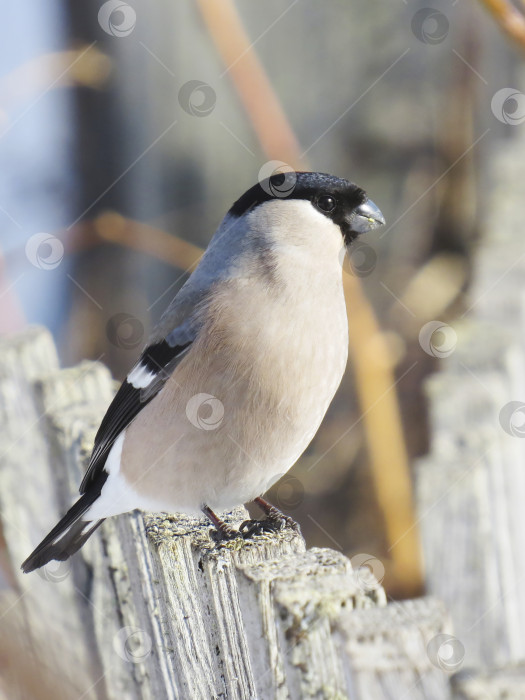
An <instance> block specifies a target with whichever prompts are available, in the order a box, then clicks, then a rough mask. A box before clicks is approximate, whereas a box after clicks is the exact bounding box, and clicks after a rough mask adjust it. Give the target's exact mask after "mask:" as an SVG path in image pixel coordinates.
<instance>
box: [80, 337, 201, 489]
mask: <svg viewBox="0 0 525 700" xmlns="http://www.w3.org/2000/svg"><path fill="white" fill-rule="evenodd" d="M190 345H191V341H190V342H187V343H185V344H184V345H176V346H173V347H172V346H171V345H169V343H167V342H166V341H165V340H163V341H161V342H159V343H155V344H154V345H150V347H148V348H146V350H144V352H143V353H142V355H141V357H140V360H139V362H138V364H140V365H142V366H144V367H146V368H147V369H148V370H149V371H152V372H156V373H157V376H156V378H155V379H154V380H153V381H154V383H155V390H154V391H151V388H149V389H148V390H144V389H136V388H135V387H134V386H133V385H132V384H130V382H128V381H127V380H125V381H124V382H123V383H122V385H121V386H120V388H119V390H118V391H117V393H116V394H115V397H114V399H113V401H112V402H111V404H110V405H109V408H108V410H107V412H106V415H105V416H104V418H103V420H102V423H101V424H100V428H99V429H98V431H97V434H96V436H95V445H94V447H93V452H92V454H91V459H90V460H89V467H88V470H87V472H86V473H85V475H84V478H83V479H82V483H81V484H80V493H81V494H83V493H86V491H87V490H88V489H89V488H90V487H91V485H92V484H93V483H94V482H95V481H96V480H97V477H98V476H99V475H100V473H101V472H102V471H103V469H104V465H105V463H106V459H107V458H108V455H109V452H110V450H111V448H112V447H113V443H114V442H115V440H116V439H117V437H118V436H119V435H120V433H121V432H122V431H123V430H124V428H126V427H127V426H128V425H129V424H130V423H131V421H132V420H133V419H134V418H135V417H136V416H137V415H138V414H139V413H140V411H142V409H143V408H144V407H145V406H147V404H148V403H149V402H150V401H151V400H152V399H153V398H155V396H156V395H157V394H158V393H159V391H160V390H161V389H162V387H163V386H164V384H165V383H166V380H167V379H168V377H169V376H170V374H171V372H173V370H174V369H175V366H176V365H177V364H178V362H177V360H178V358H180V359H182V358H181V357H180V356H181V355H183V354H184V351H185V350H187V349H188V348H189V346H190Z"/></svg>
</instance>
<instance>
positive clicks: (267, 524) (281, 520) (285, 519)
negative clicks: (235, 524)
mask: <svg viewBox="0 0 525 700" xmlns="http://www.w3.org/2000/svg"><path fill="white" fill-rule="evenodd" d="M276 510H277V509H276ZM277 512H278V513H279V511H277ZM286 528H290V529H291V530H293V531H294V532H300V529H299V525H298V524H297V523H296V522H295V520H293V519H292V518H290V517H289V516H288V515H284V514H283V513H280V514H279V516H268V517H267V518H264V519H263V520H245V521H244V522H243V523H242V524H241V526H240V528H239V532H240V534H241V535H242V536H243V537H244V539H245V540H247V539H250V538H251V537H253V536H254V535H263V534H265V533H270V532H280V531H281V530H285V529H286Z"/></svg>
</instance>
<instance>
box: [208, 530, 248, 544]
mask: <svg viewBox="0 0 525 700" xmlns="http://www.w3.org/2000/svg"><path fill="white" fill-rule="evenodd" d="M243 536H244V535H243V534H242V532H240V531H239V530H236V529H235V528H233V527H230V526H229V525H226V526H225V527H222V528H221V529H220V530H219V529H218V528H216V527H212V528H210V538H211V539H212V540H213V541H214V542H215V543H216V544H220V543H221V542H231V540H234V539H236V538H237V537H243Z"/></svg>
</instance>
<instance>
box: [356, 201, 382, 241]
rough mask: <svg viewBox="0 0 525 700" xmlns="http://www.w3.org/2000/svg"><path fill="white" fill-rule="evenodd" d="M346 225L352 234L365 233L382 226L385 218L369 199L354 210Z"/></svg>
mask: <svg viewBox="0 0 525 700" xmlns="http://www.w3.org/2000/svg"><path fill="white" fill-rule="evenodd" d="M348 224H349V227H350V230H351V231H353V232H354V233H366V232H367V231H371V230H372V229H374V228H378V227H379V226H384V224H385V217H384V216H383V214H382V213H381V210H380V209H379V207H378V206H377V205H376V204H374V202H372V200H371V199H367V200H366V202H365V203H364V204H360V205H359V206H358V207H357V208H356V209H354V213H353V214H352V217H351V219H350V221H349V222H348Z"/></svg>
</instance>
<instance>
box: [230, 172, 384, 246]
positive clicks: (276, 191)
mask: <svg viewBox="0 0 525 700" xmlns="http://www.w3.org/2000/svg"><path fill="white" fill-rule="evenodd" d="M273 199H277V200H278V199H281V200H289V199H305V200H308V201H310V202H311V203H312V206H314V207H315V208H316V209H317V210H318V211H319V212H320V213H321V214H323V215H324V216H326V217H328V218H329V219H331V220H332V221H333V222H334V223H335V224H337V226H339V227H340V228H341V232H342V234H343V236H344V238H345V242H346V243H349V242H350V241H351V240H353V239H354V238H355V237H356V236H357V235H358V234H359V233H363V232H364V231H367V230H370V229H372V228H376V227H377V226H381V225H382V224H384V223H385V220H384V218H383V215H382V214H381V212H380V211H379V209H378V208H377V207H376V206H375V204H373V202H371V201H370V200H369V199H368V197H367V195H366V192H365V191H364V190H362V189H361V188H360V187H358V186H357V185H355V184H354V183H353V182H349V181H348V180H345V179H343V178H340V177H334V176H333V175H327V174H326V173H311V172H294V171H290V172H281V173H278V174H276V175H272V176H271V177H269V178H266V179H265V180H262V181H261V182H258V183H257V184H256V185H254V186H253V187H251V188H250V189H249V190H248V191H247V192H245V193H244V194H243V195H242V197H240V198H239V199H238V200H237V201H236V202H235V204H234V205H233V206H232V207H231V209H230V211H229V212H228V213H229V214H230V216H235V217H240V216H243V215H244V214H246V213H247V212H248V211H251V210H252V209H255V208H256V207H257V206H258V205H259V204H263V203H264V202H268V201H270V200H273Z"/></svg>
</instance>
